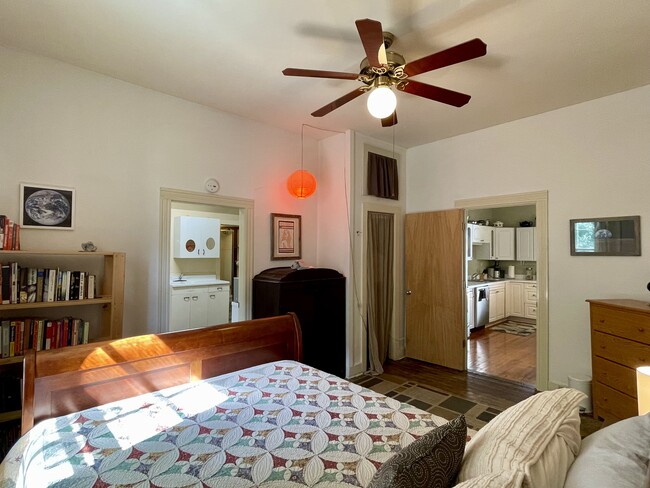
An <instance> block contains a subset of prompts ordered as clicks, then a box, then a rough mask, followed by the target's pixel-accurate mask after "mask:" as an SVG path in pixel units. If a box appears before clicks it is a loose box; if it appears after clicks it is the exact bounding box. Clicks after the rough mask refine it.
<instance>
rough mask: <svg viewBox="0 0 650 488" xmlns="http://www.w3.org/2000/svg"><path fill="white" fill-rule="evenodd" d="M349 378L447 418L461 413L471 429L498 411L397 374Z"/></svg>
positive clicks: (452, 417)
mask: <svg viewBox="0 0 650 488" xmlns="http://www.w3.org/2000/svg"><path fill="white" fill-rule="evenodd" d="M351 381H353V382H354V383H356V384H358V385H361V386H363V387H365V388H369V389H371V390H374V391H376V392H377V393H382V394H384V395H386V396H389V397H392V398H394V399H395V400H397V401H399V402H402V403H408V404H410V405H413V406H414V407H417V408H419V409H420V410H425V411H427V412H430V413H432V414H434V415H437V416H439V417H442V418H445V419H447V420H453V419H455V418H456V417H458V416H459V415H461V414H463V415H465V421H466V422H467V426H468V427H469V428H470V429H474V430H479V429H480V428H481V427H483V426H484V425H485V424H487V423H488V422H489V421H490V420H492V419H493V418H494V417H496V416H497V415H498V414H500V413H501V410H499V409H496V408H493V407H490V406H489V405H483V404H480V403H476V402H473V401H471V400H467V399H466V398H461V397H458V396H454V395H450V394H449V393H447V392H444V391H442V390H440V389H438V388H434V387H432V386H430V385H423V384H421V383H416V382H414V381H404V380H403V379H402V378H399V377H397V376H395V377H393V376H391V375H380V376H372V375H369V374H364V375H361V376H357V377H356V378H353V379H352V380H351Z"/></svg>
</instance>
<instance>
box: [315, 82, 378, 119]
mask: <svg viewBox="0 0 650 488" xmlns="http://www.w3.org/2000/svg"><path fill="white" fill-rule="evenodd" d="M364 93H365V92H364V91H363V90H362V89H361V87H359V88H357V89H356V90H354V91H351V92H350V93H348V94H346V95H343V96H342V97H341V98H337V99H336V100H334V101H333V102H330V103H328V104H327V105H325V106H324V107H321V108H319V109H318V110H316V111H315V112H312V115H313V116H314V117H322V116H323V115H327V114H328V113H330V112H331V111H332V110H336V109H337V108H339V107H340V106H342V105H345V104H346V103H348V102H349V101H351V100H354V99H355V98H357V97H358V96H361V95H363V94H364Z"/></svg>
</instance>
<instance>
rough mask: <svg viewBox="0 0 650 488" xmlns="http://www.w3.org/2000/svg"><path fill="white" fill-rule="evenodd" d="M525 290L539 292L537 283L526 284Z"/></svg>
mask: <svg viewBox="0 0 650 488" xmlns="http://www.w3.org/2000/svg"><path fill="white" fill-rule="evenodd" d="M524 289H525V290H535V291H537V283H525V284H524Z"/></svg>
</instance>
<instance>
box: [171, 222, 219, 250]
mask: <svg viewBox="0 0 650 488" xmlns="http://www.w3.org/2000/svg"><path fill="white" fill-rule="evenodd" d="M220 235H221V221H220V220H219V219H216V218H212V217H190V216H187V215H181V216H178V217H176V218H175V219H174V257H175V258H218V257H219V250H220V247H221V246H220Z"/></svg>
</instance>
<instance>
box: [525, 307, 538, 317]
mask: <svg viewBox="0 0 650 488" xmlns="http://www.w3.org/2000/svg"><path fill="white" fill-rule="evenodd" d="M524 317H526V318H529V319H536V318H537V304H536V303H524Z"/></svg>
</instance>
